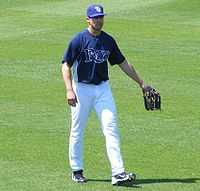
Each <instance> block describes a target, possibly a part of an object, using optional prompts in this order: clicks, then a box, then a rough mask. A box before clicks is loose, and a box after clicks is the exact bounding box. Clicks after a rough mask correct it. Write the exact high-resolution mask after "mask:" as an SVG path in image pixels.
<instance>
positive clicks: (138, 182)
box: [88, 178, 200, 188]
mask: <svg viewBox="0 0 200 191" xmlns="http://www.w3.org/2000/svg"><path fill="white" fill-rule="evenodd" d="M198 180H200V178H160V179H137V180H136V181H134V182H130V183H128V184H126V185H120V186H123V187H133V188H142V185H143V184H162V183H181V184H192V183H196V182H197V181H198ZM90 181H91V182H111V180H110V179H88V182H90Z"/></svg>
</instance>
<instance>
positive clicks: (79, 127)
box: [69, 81, 124, 176]
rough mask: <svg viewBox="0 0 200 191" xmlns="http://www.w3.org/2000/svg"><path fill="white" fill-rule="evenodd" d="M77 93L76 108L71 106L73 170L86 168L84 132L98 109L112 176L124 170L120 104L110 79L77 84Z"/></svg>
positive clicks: (70, 144) (75, 84)
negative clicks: (117, 102) (84, 161)
mask: <svg viewBox="0 0 200 191" xmlns="http://www.w3.org/2000/svg"><path fill="white" fill-rule="evenodd" d="M73 88H74V91H75V93H76V96H77V100H78V103H77V105H76V107H71V117H72V121H71V132H70V140H69V161H70V166H71V168H72V171H77V170H80V169H83V158H82V157H83V156H82V153H83V152H82V146H83V132H84V128H85V126H86V123H87V119H88V116H89V113H90V111H91V110H92V109H94V110H95V111H96V113H97V116H98V118H99V120H100V122H101V127H102V131H103V134H104V136H105V139H106V149H107V155H108V158H109V161H110V164H111V169H112V176H114V175H116V174H118V173H121V172H124V165H123V160H122V157H121V153H120V139H119V133H118V127H117V117H116V107H115V103H114V100H113V96H112V92H111V89H110V86H109V82H108V81H107V82H103V83H102V84H100V85H91V84H84V83H73Z"/></svg>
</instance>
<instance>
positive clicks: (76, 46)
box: [62, 35, 80, 67]
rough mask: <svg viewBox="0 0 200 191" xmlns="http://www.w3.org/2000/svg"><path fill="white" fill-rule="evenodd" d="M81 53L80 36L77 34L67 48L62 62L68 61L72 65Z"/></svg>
mask: <svg viewBox="0 0 200 191" xmlns="http://www.w3.org/2000/svg"><path fill="white" fill-rule="evenodd" d="M79 54H80V37H79V36H78V35H77V36H75V37H74V38H73V39H72V40H71V42H70V43H69V45H68V48H67V49H66V50H65V52H64V55H63V59H62V64H63V63H65V62H67V64H68V65H69V66H70V67H71V66H72V65H73V63H74V61H75V60H76V59H77V57H78V55H79Z"/></svg>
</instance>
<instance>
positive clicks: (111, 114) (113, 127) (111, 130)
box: [95, 83, 124, 176]
mask: <svg viewBox="0 0 200 191" xmlns="http://www.w3.org/2000/svg"><path fill="white" fill-rule="evenodd" d="M101 86H102V87H101V90H100V91H99V95H98V97H97V99H96V102H95V110H96V113H97V115H98V118H99V119H100V121H101V125H102V130H103V133H104V136H105V138H106V149H107V155H108V158H109V161H110V164H111V168H112V175H113V176H114V175H116V174H119V173H122V172H124V165H123V160H122V157H121V153H120V138H119V133H118V127H117V119H116V108H115V103H114V100H113V97H112V93H111V90H110V87H109V84H108V83H105V84H103V85H101Z"/></svg>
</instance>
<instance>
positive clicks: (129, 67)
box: [119, 60, 144, 87]
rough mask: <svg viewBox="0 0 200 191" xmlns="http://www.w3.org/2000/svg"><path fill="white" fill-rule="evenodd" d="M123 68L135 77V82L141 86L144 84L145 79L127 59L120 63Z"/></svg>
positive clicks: (131, 76) (132, 77)
mask: <svg viewBox="0 0 200 191" xmlns="http://www.w3.org/2000/svg"><path fill="white" fill-rule="evenodd" d="M119 66H120V68H121V70H122V71H123V72H125V73H126V74H127V75H128V76H129V77H130V78H131V79H133V80H134V81H135V82H137V83H138V84H139V86H140V87H142V86H143V83H144V82H143V80H142V79H141V78H140V77H139V75H138V74H137V72H136V70H135V68H134V67H133V66H132V65H130V64H129V63H128V62H127V61H126V60H125V61H124V62H123V63H122V64H120V65H119Z"/></svg>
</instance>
